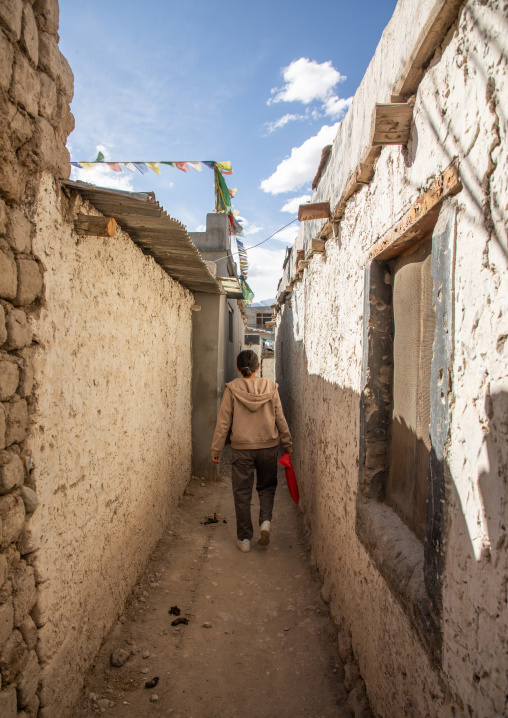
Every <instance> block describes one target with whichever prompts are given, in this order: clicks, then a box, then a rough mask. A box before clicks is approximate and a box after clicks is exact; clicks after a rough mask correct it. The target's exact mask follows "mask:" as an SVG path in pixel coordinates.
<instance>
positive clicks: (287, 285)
mask: <svg viewBox="0 0 508 718" xmlns="http://www.w3.org/2000/svg"><path fill="white" fill-rule="evenodd" d="M284 291H285V292H287V293H288V294H291V292H292V291H293V285H292V284H286V289H285V290H284Z"/></svg>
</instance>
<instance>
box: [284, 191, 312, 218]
mask: <svg viewBox="0 0 508 718" xmlns="http://www.w3.org/2000/svg"><path fill="white" fill-rule="evenodd" d="M311 199H312V196H311V195H310V194H302V196H301V197H293V199H290V200H289V201H288V202H286V204H285V205H283V206H282V207H281V208H280V211H281V212H289V213H290V214H296V212H298V207H299V206H300V205H301V204H305V202H310V200H311Z"/></svg>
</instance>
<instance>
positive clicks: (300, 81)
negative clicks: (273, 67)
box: [268, 57, 346, 105]
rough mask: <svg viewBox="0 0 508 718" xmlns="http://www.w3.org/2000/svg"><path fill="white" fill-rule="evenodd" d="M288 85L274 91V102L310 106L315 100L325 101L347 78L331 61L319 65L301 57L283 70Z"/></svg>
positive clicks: (270, 101)
mask: <svg viewBox="0 0 508 718" xmlns="http://www.w3.org/2000/svg"><path fill="white" fill-rule="evenodd" d="M282 75H283V77H284V80H285V82H286V84H285V85H284V87H283V88H281V89H277V88H274V89H273V90H272V94H273V95H274V97H272V98H271V99H270V100H269V101H268V104H271V103H272V102H303V103H304V104H305V105H308V104H309V103H310V102H312V101H313V100H325V99H326V98H327V97H328V96H329V95H330V93H331V91H332V90H333V88H334V87H335V85H337V84H338V83H339V82H341V81H342V80H345V79H346V78H345V77H344V76H343V75H341V74H340V72H339V71H338V70H336V69H335V68H334V67H333V65H332V63H331V60H328V62H322V63H318V62H316V61H315V60H309V59H308V58H306V57H301V58H300V59H299V60H293V62H292V63H291V64H290V65H288V66H287V67H285V68H284V69H283V70H282Z"/></svg>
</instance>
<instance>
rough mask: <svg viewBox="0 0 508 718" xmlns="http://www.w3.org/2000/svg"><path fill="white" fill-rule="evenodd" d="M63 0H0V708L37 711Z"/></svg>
mask: <svg viewBox="0 0 508 718" xmlns="http://www.w3.org/2000/svg"><path fill="white" fill-rule="evenodd" d="M57 30H58V3H57V2H56V0H54V1H53V0H36V1H35V2H34V0H31V2H23V0H4V2H2V3H0V401H1V404H0V450H1V451H0V671H1V679H2V683H1V690H0V715H1V716H2V718H14V717H15V716H26V717H29V718H33V717H34V716H36V715H37V712H38V709H39V698H38V696H37V688H38V684H39V676H40V666H39V660H38V657H37V652H36V643H37V626H36V623H35V622H34V607H35V604H36V597H37V589H36V581H37V579H36V575H35V572H34V568H33V566H32V558H33V550H34V547H33V546H32V545H31V541H30V538H29V536H28V535H27V533H26V530H25V528H26V525H27V522H28V521H29V519H30V516H31V515H32V514H33V512H34V511H35V509H36V507H37V494H36V491H35V485H34V483H33V480H32V478H31V475H30V452H29V450H28V448H27V443H26V438H27V431H28V425H29V417H30V415H31V413H32V410H33V368H32V356H33V352H34V349H35V342H34V339H33V331H32V318H33V317H34V316H36V315H37V313H38V312H39V310H40V299H41V295H42V291H43V270H42V267H41V264H40V262H39V260H38V259H37V258H36V257H35V256H34V254H33V251H32V238H33V235H34V222H33V213H34V210H35V205H34V199H35V197H36V194H37V191H38V185H39V181H40V178H41V176H42V173H43V172H50V173H51V174H53V175H54V176H56V177H63V176H68V174H69V156H68V152H67V150H66V149H65V142H66V138H67V135H68V134H69V133H70V132H71V130H72V129H73V127H74V120H73V117H72V115H71V113H70V110H69V102H70V100H71V99H72V93H73V76H72V72H71V70H70V68H69V65H68V63H67V62H66V60H65V58H64V57H63V56H62V55H61V54H60V51H59V49H58V35H57Z"/></svg>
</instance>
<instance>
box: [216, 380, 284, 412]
mask: <svg viewBox="0 0 508 718" xmlns="http://www.w3.org/2000/svg"><path fill="white" fill-rule="evenodd" d="M226 386H227V387H228V389H229V390H230V391H231V393H232V394H233V396H234V397H235V399H238V401H239V402H241V403H242V404H243V405H244V406H245V407H247V409H249V411H252V412H255V411H258V410H259V409H261V407H262V406H263V405H264V404H266V403H267V402H268V401H271V399H272V397H273V395H274V394H275V392H276V391H277V384H275V383H274V382H273V381H270V379H267V378H266V377H258V378H256V379H234V380H233V381H230V382H229V383H228V384H226Z"/></svg>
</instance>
